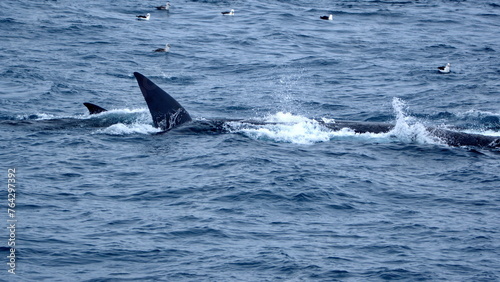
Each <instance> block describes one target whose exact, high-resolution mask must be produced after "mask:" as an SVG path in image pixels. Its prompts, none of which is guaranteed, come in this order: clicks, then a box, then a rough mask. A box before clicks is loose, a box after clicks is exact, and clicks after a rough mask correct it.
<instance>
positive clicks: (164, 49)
mask: <svg viewBox="0 0 500 282" xmlns="http://www.w3.org/2000/svg"><path fill="white" fill-rule="evenodd" d="M169 51H170V44H168V43H167V44H165V48H158V49H156V50H155V52H169Z"/></svg>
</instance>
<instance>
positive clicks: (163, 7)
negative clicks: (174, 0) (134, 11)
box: [156, 2, 170, 10]
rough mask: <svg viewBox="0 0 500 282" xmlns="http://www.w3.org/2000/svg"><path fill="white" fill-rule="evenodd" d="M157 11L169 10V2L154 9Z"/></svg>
mask: <svg viewBox="0 0 500 282" xmlns="http://www.w3.org/2000/svg"><path fill="white" fill-rule="evenodd" d="M156 9H157V10H169V9H170V2H167V4H165V6H158V7H156Z"/></svg>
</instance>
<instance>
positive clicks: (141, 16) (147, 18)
mask: <svg viewBox="0 0 500 282" xmlns="http://www.w3.org/2000/svg"><path fill="white" fill-rule="evenodd" d="M150 16H151V15H150V14H149V13H147V14H146V15H145V16H143V15H139V16H137V19H138V20H140V21H149V17H150Z"/></svg>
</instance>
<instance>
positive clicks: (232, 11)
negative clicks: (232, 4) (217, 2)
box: [222, 9, 234, 16]
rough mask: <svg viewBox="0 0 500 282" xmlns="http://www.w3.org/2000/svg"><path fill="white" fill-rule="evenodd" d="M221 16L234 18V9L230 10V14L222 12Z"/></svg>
mask: <svg viewBox="0 0 500 282" xmlns="http://www.w3.org/2000/svg"><path fill="white" fill-rule="evenodd" d="M222 14H223V15H228V16H234V9H231V11H230V12H222Z"/></svg>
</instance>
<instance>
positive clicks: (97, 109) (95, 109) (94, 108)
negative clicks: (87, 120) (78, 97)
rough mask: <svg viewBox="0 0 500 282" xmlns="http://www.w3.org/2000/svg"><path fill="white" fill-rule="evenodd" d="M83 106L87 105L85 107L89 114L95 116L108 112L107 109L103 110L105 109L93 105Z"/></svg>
mask: <svg viewBox="0 0 500 282" xmlns="http://www.w3.org/2000/svg"><path fill="white" fill-rule="evenodd" d="M83 104H84V105H85V107H87V109H88V110H89V113H90V114H91V115H95V114H99V113H102V112H106V111H107V110H106V109H103V108H101V107H99V106H98V105H94V104H91V103H83Z"/></svg>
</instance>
